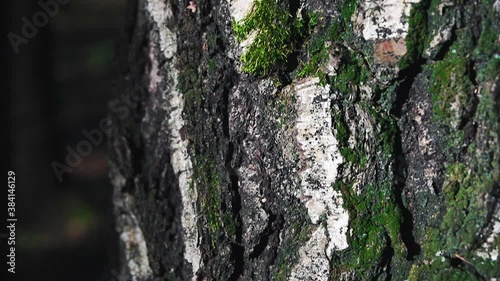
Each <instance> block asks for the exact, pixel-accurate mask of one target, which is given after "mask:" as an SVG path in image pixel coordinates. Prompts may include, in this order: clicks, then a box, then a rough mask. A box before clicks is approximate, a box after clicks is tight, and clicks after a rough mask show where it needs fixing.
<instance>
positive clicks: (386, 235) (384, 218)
mask: <svg viewBox="0 0 500 281" xmlns="http://www.w3.org/2000/svg"><path fill="white" fill-rule="evenodd" d="M333 188H334V189H336V190H338V191H340V192H341V193H342V197H343V200H344V208H346V209H347V210H348V211H349V222H350V226H349V228H350V229H352V234H351V235H350V236H349V237H348V242H349V245H350V251H349V252H348V254H347V255H345V256H344V257H343V258H341V259H340V261H339V262H340V264H344V265H347V266H348V267H349V268H350V269H351V270H354V271H355V272H356V273H357V274H358V276H357V278H359V279H360V280H367V279H369V278H371V276H372V275H371V274H372V273H373V270H375V268H376V267H377V266H378V264H379V263H380V262H381V259H382V255H383V252H384V249H385V247H386V246H387V245H389V246H391V247H392V248H393V249H394V251H395V253H396V255H397V256H401V257H402V256H403V255H404V254H405V253H404V246H403V244H402V242H401V240H400V238H399V228H400V224H401V221H402V218H401V213H400V211H399V209H398V207H397V205H396V201H395V198H394V196H393V192H392V186H391V183H390V182H389V181H386V182H380V183H378V184H375V185H367V186H364V187H363V188H362V189H363V190H362V194H361V195H356V193H355V192H354V190H353V189H352V186H351V185H348V184H345V183H343V182H337V183H336V184H335V185H334V187H333Z"/></svg>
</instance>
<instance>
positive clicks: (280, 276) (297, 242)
mask: <svg viewBox="0 0 500 281" xmlns="http://www.w3.org/2000/svg"><path fill="white" fill-rule="evenodd" d="M288 231H290V234H291V235H290V236H289V237H288V238H287V239H286V240H285V241H284V242H283V245H284V246H283V247H282V250H281V253H280V255H279V256H278V258H277V263H276V273H275V274H274V276H273V278H272V280H274V281H286V280H288V276H289V275H290V273H291V270H292V266H291V265H293V264H295V263H296V262H297V260H298V258H299V253H298V250H299V248H300V247H301V246H302V245H303V244H304V243H305V242H306V241H307V240H308V239H309V237H310V236H311V231H312V227H311V225H309V223H308V222H307V220H300V221H295V222H293V223H292V224H291V225H290V227H289V228H288Z"/></svg>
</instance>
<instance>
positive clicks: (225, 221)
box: [109, 0, 500, 281]
mask: <svg viewBox="0 0 500 281" xmlns="http://www.w3.org/2000/svg"><path fill="white" fill-rule="evenodd" d="M499 14H500V2H499V1H498V0H496V1H495V0H485V1H443V0H408V1H399V0H384V1H368V0H366V1H365V0H343V1H342V0H339V1H323V0H307V1H305V0H304V1H298V0H288V1H287V0H283V1H277V2H276V1H274V0H258V1H257V0H256V1H254V2H253V1H244V0H235V1H233V0H231V1H226V0H223V1H219V0H202V1H201V0H200V1H178V0H131V1H130V11H129V15H128V17H129V19H130V25H129V26H127V36H126V38H124V40H123V41H124V44H123V45H122V46H123V48H122V52H121V53H122V56H121V58H122V60H121V63H120V67H121V70H122V73H123V79H122V81H121V82H120V83H119V86H118V95H119V96H120V97H121V98H122V101H123V102H122V103H116V102H115V103H112V104H110V111H111V119H112V121H113V125H112V130H111V134H110V138H109V139H110V141H109V143H110V146H111V149H112V156H111V172H110V177H111V180H112V182H113V184H114V187H115V191H114V204H115V210H116V220H117V230H118V232H119V235H120V242H121V250H122V253H121V254H122V265H123V268H122V274H123V275H124V276H126V277H127V278H130V279H131V280H138V281H142V280H497V279H495V278H500V264H499V260H498V250H499V246H500V237H499V235H498V234H499V232H500V221H499V215H500V205H499V202H498V199H499V196H500V190H499V183H498V179H499V167H498V162H499V149H498V137H499V128H498V126H499V125H498V124H499V100H498V93H499V86H500V85H499V71H498V70H499V65H500V50H499V45H500V44H499V43H500V42H499V35H498V34H499V32H498V31H499V22H500V21H498V18H499Z"/></svg>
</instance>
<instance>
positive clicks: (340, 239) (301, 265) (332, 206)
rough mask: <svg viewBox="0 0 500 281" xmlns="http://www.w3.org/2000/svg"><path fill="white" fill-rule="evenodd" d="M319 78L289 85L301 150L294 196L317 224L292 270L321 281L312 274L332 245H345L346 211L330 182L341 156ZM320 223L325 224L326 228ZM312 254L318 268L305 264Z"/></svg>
mask: <svg viewBox="0 0 500 281" xmlns="http://www.w3.org/2000/svg"><path fill="white" fill-rule="evenodd" d="M318 82H319V79H318V78H314V79H304V80H301V81H300V82H299V83H297V84H296V85H294V86H293V87H292V88H291V89H290V90H291V91H292V92H293V94H294V95H295V96H296V100H297V102H296V105H295V107H296V111H297V120H296V123H295V130H296V131H297V135H296V142H297V144H298V147H299V151H300V153H299V154H300V162H299V165H300V171H299V178H300V180H301V187H300V189H299V190H298V191H297V194H296V195H297V197H298V198H299V199H300V200H301V201H302V202H303V203H304V204H305V206H306V208H307V212H308V214H309V217H310V219H311V223H313V224H316V225H318V226H321V227H319V229H317V230H316V231H315V232H314V234H313V235H312V237H311V239H310V240H309V241H308V242H307V243H306V244H305V245H304V246H303V247H302V248H301V249H300V252H301V253H302V254H301V260H300V261H299V262H298V265H297V266H296V268H295V269H294V271H292V276H296V277H295V278H296V280H322V279H321V278H320V279H317V278H316V276H313V275H315V274H318V273H317V272H318V270H321V271H322V270H323V267H322V265H323V264H324V263H326V264H328V263H329V262H328V261H329V258H330V257H331V255H332V253H333V251H334V250H342V249H345V248H347V247H348V244H347V228H348V219H349V216H348V213H347V211H346V210H345V209H344V208H343V207H342V204H343V200H342V195H341V193H340V192H338V191H336V190H334V189H333V187H332V186H333V184H334V183H335V180H336V177H337V169H338V166H339V165H340V164H341V163H342V162H343V159H342V156H341V154H340V152H339V149H338V144H337V140H336V139H335V137H334V136H333V127H332V117H331V113H330V111H331V109H330V106H331V99H330V94H329V91H330V90H329V87H322V86H319V85H318ZM322 223H325V224H326V227H325V230H323V226H322V225H323V224H322ZM306 253H307V254H306ZM312 257H314V264H315V265H314V266H318V267H320V268H318V270H310V268H308V267H309V266H308V264H309V263H310V262H308V261H309V260H310V259H311V258H312ZM311 266H312V265H311ZM325 270H326V271H328V267H327V268H326V269H325ZM304 274H305V275H307V278H306V277H305V275H304ZM303 275H304V276H303ZM301 276H302V277H301ZM303 277H304V278H305V279H303ZM292 280H293V278H292ZM325 280H326V279H325Z"/></svg>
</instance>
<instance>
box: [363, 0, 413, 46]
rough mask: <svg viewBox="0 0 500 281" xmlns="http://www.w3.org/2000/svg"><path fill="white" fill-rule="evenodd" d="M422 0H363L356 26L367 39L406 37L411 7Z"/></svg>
mask: <svg viewBox="0 0 500 281" xmlns="http://www.w3.org/2000/svg"><path fill="white" fill-rule="evenodd" d="M418 2H420V0H403V1H401V0H382V1H369V0H366V1H363V2H362V4H361V6H360V7H359V9H358V10H357V12H356V13H355V15H357V18H356V28H357V30H358V32H360V33H361V34H362V36H363V38H364V39H365V40H378V39H389V38H405V37H406V35H407V34H408V20H407V19H408V17H409V16H410V12H411V7H412V6H413V5H414V4H416V3H418Z"/></svg>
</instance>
